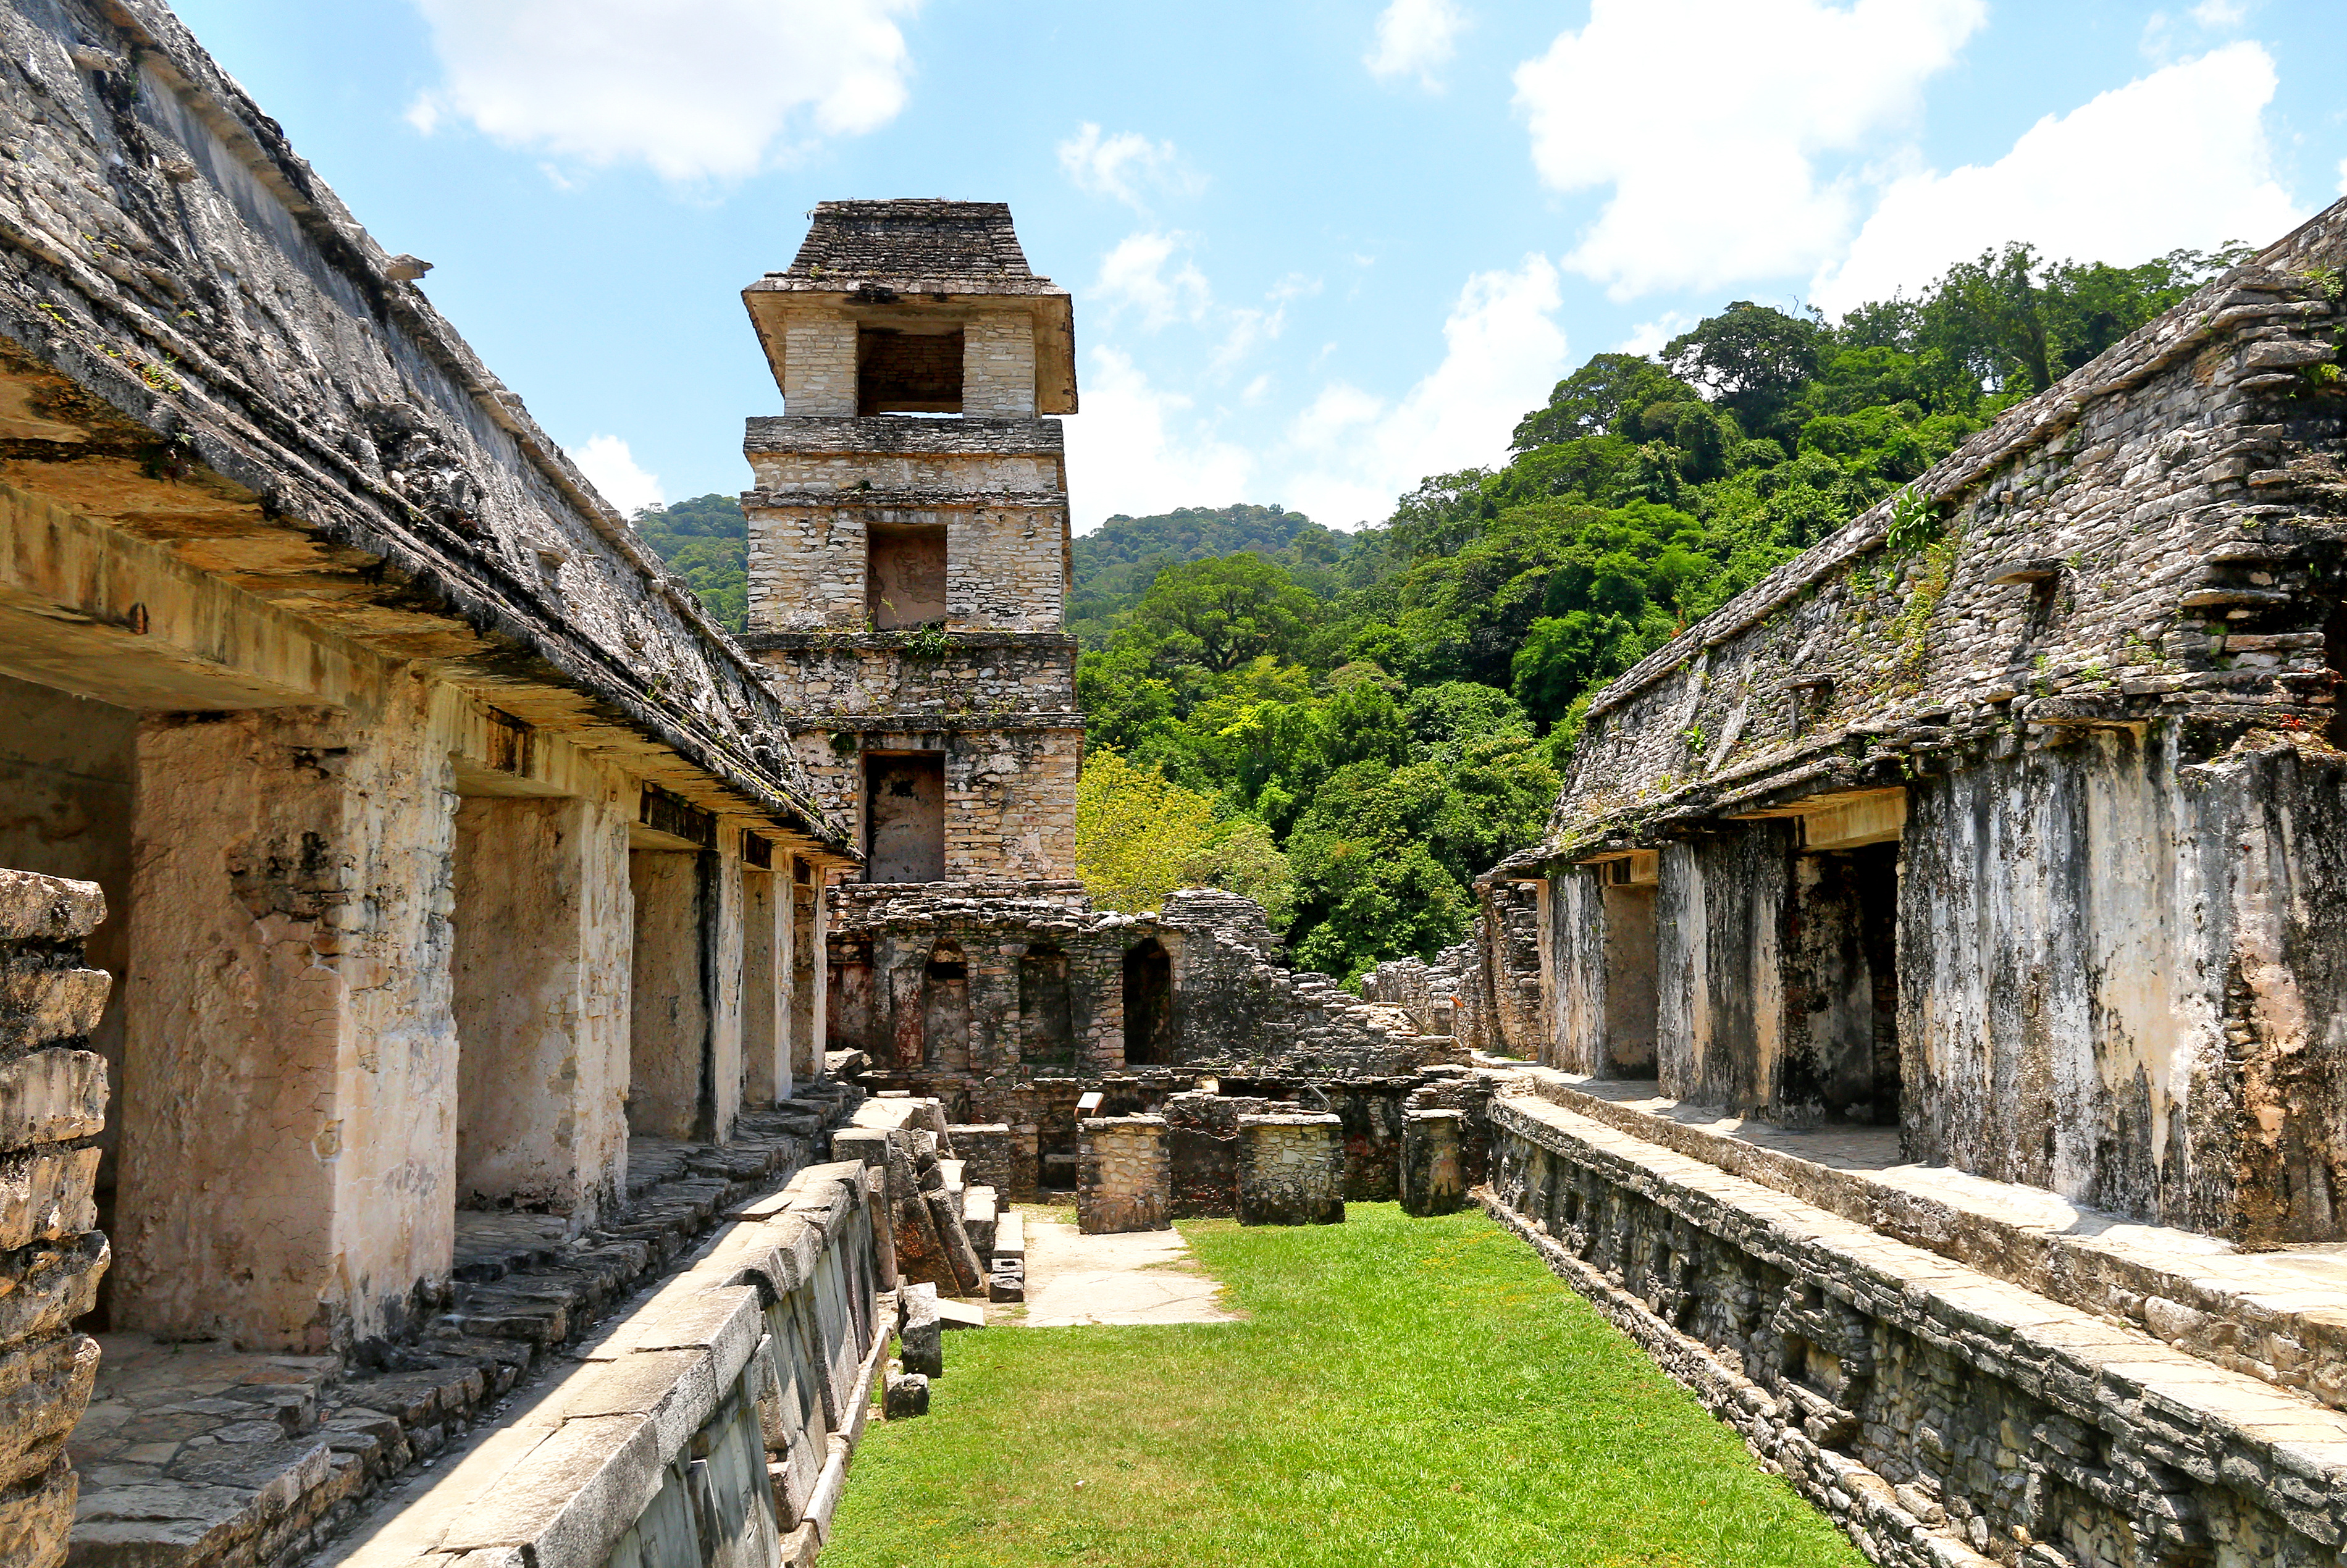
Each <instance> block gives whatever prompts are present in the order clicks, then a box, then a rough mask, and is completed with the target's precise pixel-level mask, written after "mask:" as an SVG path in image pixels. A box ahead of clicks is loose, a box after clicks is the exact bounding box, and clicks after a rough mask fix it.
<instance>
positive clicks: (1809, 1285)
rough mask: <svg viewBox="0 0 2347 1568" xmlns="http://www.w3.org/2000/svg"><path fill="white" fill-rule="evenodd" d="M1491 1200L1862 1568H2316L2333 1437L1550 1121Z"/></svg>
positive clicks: (2277, 1405) (2229, 1390)
mask: <svg viewBox="0 0 2347 1568" xmlns="http://www.w3.org/2000/svg"><path fill="white" fill-rule="evenodd" d="M1491 1120H1492V1122H1493V1125H1494V1132H1495V1135H1496V1136H1497V1138H1498V1140H1499V1146H1500V1159H1499V1166H1498V1171H1497V1173H1496V1174H1495V1177H1494V1180H1493V1183H1492V1188H1491V1194H1490V1196H1489V1198H1488V1200H1487V1201H1488V1203H1489V1204H1490V1206H1491V1209H1492V1211H1493V1213H1494V1214H1496V1215H1497V1216H1498V1217H1500V1218H1501V1220H1502V1221H1503V1222H1505V1223H1507V1224H1509V1225H1511V1226H1512V1227H1513V1228H1514V1229H1515V1230H1516V1231H1517V1233H1518V1234H1519V1235H1522V1236H1523V1237H1524V1239H1525V1240H1526V1241H1527V1242H1529V1243H1530V1244H1531V1245H1533V1246H1534V1247H1535V1248H1536V1249H1538V1250H1539V1251H1540V1252H1541V1253H1542V1255H1543V1256H1544V1257H1546V1258H1547V1260H1548V1261H1549V1264H1550V1266H1551V1267H1552V1268H1553V1269H1554V1270H1555V1271H1556V1272H1557V1273H1558V1274H1560V1275H1561V1276H1563V1277H1564V1278H1565V1279H1566V1280H1567V1281H1568V1282H1570V1283H1571V1284H1573V1286H1575V1288H1577V1289H1579V1290H1581V1291H1582V1292H1583V1294H1584V1295H1587V1296H1590V1297H1591V1298H1592V1299H1593V1300H1594V1302H1595V1303H1596V1304H1597V1306H1598V1307H1599V1309H1600V1310H1601V1311H1603V1312H1604V1314H1605V1315H1606V1316H1607V1317H1609V1318H1611V1319H1612V1320H1613V1321H1614V1323H1615V1324H1616V1325H1617V1326H1618V1327H1621V1328H1622V1329H1623V1330H1624V1332H1626V1333H1627V1334H1629V1335H1630V1336H1631V1337H1632V1338H1633V1339H1635V1341H1637V1342H1638V1344H1639V1345H1640V1347H1641V1348H1643V1349H1645V1351H1646V1353H1647V1354H1649V1355H1650V1356H1652V1357H1654V1358H1655V1360H1656V1361H1657V1362H1658V1363H1659V1364H1660V1365H1662V1367H1663V1368H1665V1370H1667V1371H1669V1372H1670V1373H1671V1374H1672V1375H1673V1376H1674V1377H1676V1378H1678V1379H1679V1380H1680V1381H1681V1382H1682V1383H1685V1384H1686V1385H1687V1386H1688V1387H1689V1388H1690V1389H1693V1390H1694V1391H1695V1393H1696V1396H1697V1397H1698V1398H1699V1399H1702V1400H1703V1402H1704V1403H1705V1405H1706V1407H1707V1408H1709V1409H1711V1410H1712V1411H1713V1412H1714V1413H1715V1414H1716V1415H1717V1416H1719V1417H1720V1418H1721V1419H1723V1420H1726V1421H1727V1422H1729V1423H1730V1424H1731V1425H1733V1426H1735V1427H1736V1428H1737V1430H1739V1431H1740V1432H1742V1433H1743V1434H1744V1436H1745V1438H1746V1440H1747V1443H1749V1444H1750V1446H1751V1447H1752V1449H1753V1450H1754V1452H1755V1453H1756V1454H1758V1455H1759V1456H1760V1457H1761V1459H1762V1460H1763V1462H1764V1463H1765V1464H1767V1465H1768V1467H1769V1468H1771V1469H1775V1470H1778V1471H1782V1473H1784V1474H1785V1475H1786V1476H1787V1477H1788V1479H1789V1480H1790V1481H1792V1482H1793V1483H1794V1484H1795V1485H1796V1486H1797V1487H1799V1489H1800V1490H1801V1491H1803V1492H1804V1493H1805V1494H1806V1495H1808V1496H1809V1498H1810V1499H1811V1500H1812V1501H1815V1502H1817V1503H1818V1504H1819V1506H1820V1507H1821V1508H1823V1509H1824V1510H1826V1511H1827V1512H1829V1514H1830V1515H1832V1517H1833V1518H1834V1519H1835V1520H1836V1521H1837V1522H1839V1523H1840V1524H1841V1525H1842V1526H1843V1528H1844V1529H1845V1530H1846V1531H1848V1532H1850V1535H1851V1537H1852V1539H1853V1540H1855V1541H1856V1542H1858V1544H1859V1545H1860V1547H1861V1548H1862V1549H1864V1550H1865V1551H1866V1552H1867V1553H1868V1555H1869V1556H1870V1557H1871V1558H1872V1559H1873V1560H1874V1561H1875V1562H1877V1563H1885V1564H1897V1565H1901V1568H1952V1565H1957V1564H1980V1565H1982V1568H1985V1565H1986V1564H1987V1563H1990V1562H1992V1561H1993V1562H1997V1563H2025V1564H2029V1565H2031V1568H2036V1565H2039V1564H2043V1565H2045V1568H2056V1565H2068V1568H2137V1565H2139V1564H2144V1563H2209V1564H2210V1565H2212V1568H2235V1565H2238V1568H2249V1565H2250V1564H2252V1563H2256V1564H2268V1563H2270V1564H2307V1565H2311V1564H2314V1563H2331V1562H2332V1561H2334V1559H2335V1554H2336V1546H2337V1542H2338V1541H2339V1540H2340V1539H2341V1537H2342V1525H2347V1517H2342V1498H2347V1468H2342V1463H2341V1461H2340V1460H2338V1458H2337V1457H2336V1456H2337V1455H2338V1454H2340V1453H2347V1418H2342V1417H2341V1416H2340V1415H2338V1414H2337V1413H2336V1412H2335V1411H2333V1410H2331V1409H2326V1408H2325V1407H2323V1406H2321V1405H2318V1404H2315V1403H2313V1402H2312V1401H2311V1400H2308V1399H2304V1398H2303V1397H2301V1396H2299V1395H2295V1394H2292V1393H2290V1392H2288V1391H2285V1390H2280V1389H2272V1388H2270V1387H2268V1386H2266V1385H2265V1384H2263V1383H2261V1382H2260V1381H2258V1380H2256V1379H2254V1378H2250V1377H2248V1376H2246V1375H2242V1374H2237V1373H2230V1372H2227V1371H2223V1370H2220V1369H2219V1368H2216V1367H2213V1366H2211V1365H2209V1363H2208V1362H2205V1361H2202V1360H2199V1359H2198V1358H2196V1357H2194V1356H2192V1355H2191V1354H2189V1353H2188V1352H2187V1351H2185V1350H2182V1349H2179V1348H2171V1347H2170V1346H2168V1345H2163V1344H2161V1343H2159V1342H2158V1341H2157V1340H2156V1339H2154V1338H2151V1337H2147V1336H2146V1335H2144V1334H2142V1333H2140V1332H2137V1331H2134V1330H2131V1329H2128V1328H2125V1327H2117V1326H2116V1325H2115V1324H2114V1323H2113V1322H2112V1321H2111V1320H2110V1319H2109V1318H2108V1317H2103V1316H2098V1315H2096V1314H2095V1313H2092V1312H2087V1311H2081V1310H2078V1309H2076V1308H2074V1307H2065V1306H2063V1305H2060V1304H2058V1303H2056V1302H2055V1301H2053V1300H2050V1299H2048V1298H2047V1297H2045V1296H2039V1295H2036V1294H2034V1293H2032V1292H2031V1291H2029V1290H2027V1289H2024V1288H2023V1287H2021V1286H2015V1285H2011V1284H2007V1283H2005V1282H2004V1280H2002V1279H2000V1278H1997V1277H1994V1276H1991V1275H1988V1274H1984V1273H1981V1272H1976V1271H1974V1270H1973V1269H1970V1268H1967V1267H1965V1266H1963V1265H1960V1264H1956V1263H1952V1262H1951V1261H1949V1260H1948V1259H1947V1258H1945V1257H1943V1256H1940V1255H1934V1254H1933V1253H1930V1252H1925V1251H1922V1250H1921V1249H1920V1248H1917V1247H1914V1246H1911V1245H1906V1244H1904V1243H1901V1242H1898V1241H1893V1240H1891V1239H1889V1238H1888V1237H1886V1236H1884V1235H1881V1233H1879V1232H1877V1231H1874V1230H1872V1229H1870V1228H1869V1227H1868V1226H1866V1225H1863V1224H1858V1223H1852V1222H1850V1221H1849V1220H1845V1219H1841V1218H1839V1217H1837V1216H1836V1215H1834V1214H1829V1213H1828V1212H1826V1211H1824V1210H1822V1209H1819V1208H1815V1207H1812V1206H1811V1205H1809V1204H1806V1203H1803V1202H1800V1201H1799V1200H1798V1199H1793V1198H1789V1197H1788V1196H1786V1195H1785V1194H1783V1193H1782V1192H1772V1191H1769V1190H1768V1189H1765V1188H1762V1187H1760V1186H1758V1185H1756V1184H1754V1183H1752V1182H1750V1181H1748V1180H1746V1179H1744V1178H1742V1177H1738V1176H1734V1175H1730V1174H1728V1173H1726V1172H1724V1171H1721V1170H1719V1169H1717V1168H1716V1167H1714V1166H1712V1165H1709V1164H1706V1163H1702V1162H1700V1161H1698V1160H1694V1159H1689V1158H1686V1157H1685V1156H1683V1155H1679V1154H1675V1153H1670V1152H1668V1151H1666V1150H1665V1149H1662V1148H1659V1147H1657V1146H1656V1145H1655V1144H1654V1143H1647V1142H1645V1141H1644V1140H1642V1139H1641V1138H1638V1137H1635V1136H1633V1135H1631V1134H1629V1133H1626V1132H1617V1131H1615V1130H1614V1129H1613V1128H1611V1127H1608V1126H1604V1125H1602V1124H1600V1123H1598V1122H1593V1121H1589V1120H1587V1119H1585V1118H1583V1117H1581V1116H1578V1115H1575V1114H1573V1112H1568V1111H1565V1110H1563V1109H1562V1108H1561V1107H1558V1106H1554V1105H1550V1104H1545V1103H1542V1102H1538V1101H1535V1100H1530V1099H1521V1098H1508V1099H1502V1100H1500V1101H1498V1102H1495V1103H1494V1105H1493V1106H1492V1110H1491Z"/></svg>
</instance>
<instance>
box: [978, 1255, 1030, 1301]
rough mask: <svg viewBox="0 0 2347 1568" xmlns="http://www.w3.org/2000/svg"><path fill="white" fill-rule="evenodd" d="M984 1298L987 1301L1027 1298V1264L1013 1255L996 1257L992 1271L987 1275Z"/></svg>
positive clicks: (1022, 1299) (1021, 1299)
mask: <svg viewBox="0 0 2347 1568" xmlns="http://www.w3.org/2000/svg"><path fill="white" fill-rule="evenodd" d="M986 1298H987V1299H988V1300H989V1301H1024V1300H1026V1299H1027V1266H1026V1265H1025V1264H1024V1263H1022V1262H1020V1260H1019V1259H1017V1258H1015V1257H998V1258H996V1259H995V1260H994V1272H993V1273H992V1274H990V1275H989V1276H987V1279H986Z"/></svg>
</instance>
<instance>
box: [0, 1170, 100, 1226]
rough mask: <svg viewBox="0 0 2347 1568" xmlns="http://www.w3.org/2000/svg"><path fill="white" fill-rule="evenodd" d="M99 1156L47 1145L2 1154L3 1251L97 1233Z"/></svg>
mask: <svg viewBox="0 0 2347 1568" xmlns="http://www.w3.org/2000/svg"><path fill="white" fill-rule="evenodd" d="M97 1153H98V1152H97V1150H96V1149H95V1148H89V1149H70V1148H60V1147H57V1146H56V1145H43V1146H41V1147H39V1148H36V1149H34V1150H31V1151H28V1152H26V1153H16V1154H8V1155H0V1251H14V1250H15V1249H16V1248H17V1247H20V1246H24V1245H28V1244H29V1243H32V1242H36V1241H60V1240H63V1239H64V1238H66V1237H67V1236H70V1235H78V1234H80V1233H81V1232H83V1231H87V1230H90V1229H93V1228H95V1227H96V1225H97V1200H96V1198H95V1197H94V1196H93V1195H92V1194H93V1190H94V1189H95V1187H96V1186H97Z"/></svg>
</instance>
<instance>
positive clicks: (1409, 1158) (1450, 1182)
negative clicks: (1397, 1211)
mask: <svg viewBox="0 0 2347 1568" xmlns="http://www.w3.org/2000/svg"><path fill="white" fill-rule="evenodd" d="M1465 1120H1466V1117H1465V1116H1464V1115H1462V1114H1461V1113H1460V1112H1456V1111H1412V1112H1409V1114H1408V1115H1407V1116H1406V1117H1404V1118H1403V1120H1402V1126H1401V1206H1402V1212H1403V1213H1405V1214H1417V1215H1419V1217H1421V1218H1423V1217H1424V1216H1426V1215H1428V1214H1455V1213H1457V1212H1458V1210H1459V1207H1460V1204H1464V1203H1465V1202H1466V1201H1467V1165H1466V1159H1465V1156H1464V1154H1463V1153H1462V1146H1463V1144H1464V1142H1465V1140H1464V1139H1463V1138H1462V1137H1461V1136H1460V1124H1461V1123H1462V1122H1465Z"/></svg>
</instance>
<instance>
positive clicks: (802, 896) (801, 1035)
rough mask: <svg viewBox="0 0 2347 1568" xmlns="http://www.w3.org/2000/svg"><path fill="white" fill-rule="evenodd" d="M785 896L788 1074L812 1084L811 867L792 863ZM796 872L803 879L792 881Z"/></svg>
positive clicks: (819, 913) (819, 1062) (819, 962)
mask: <svg viewBox="0 0 2347 1568" xmlns="http://www.w3.org/2000/svg"><path fill="white" fill-rule="evenodd" d="M801 871H804V872H806V873H807V875H808V880H807V881H805V882H800V881H798V880H797V877H798V875H799V873H800V872H801ZM791 875H792V886H791V890H790V899H791V1075H792V1077H793V1078H794V1079H800V1078H804V1079H806V1080H807V1081H810V1082H812V1081H815V1080H816V1079H819V1078H821V1077H822V1076H823V1053H824V1051H825V1050H826V1049H827V1047H826V1046H825V1033H826V1031H827V1029H828V1027H829V1026H828V1023H827V1021H826V1018H825V1012H826V1007H825V1002H826V998H825V992H827V991H828V990H830V989H831V988H830V987H829V986H828V985H826V984H825V979H826V978H827V977H826V976H825V955H824V930H823V925H824V908H823V885H822V883H820V882H819V881H816V880H815V870H814V867H812V866H808V865H807V863H806V862H805V861H804V860H801V861H797V862H794V870H793V871H792V874H791Z"/></svg>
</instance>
